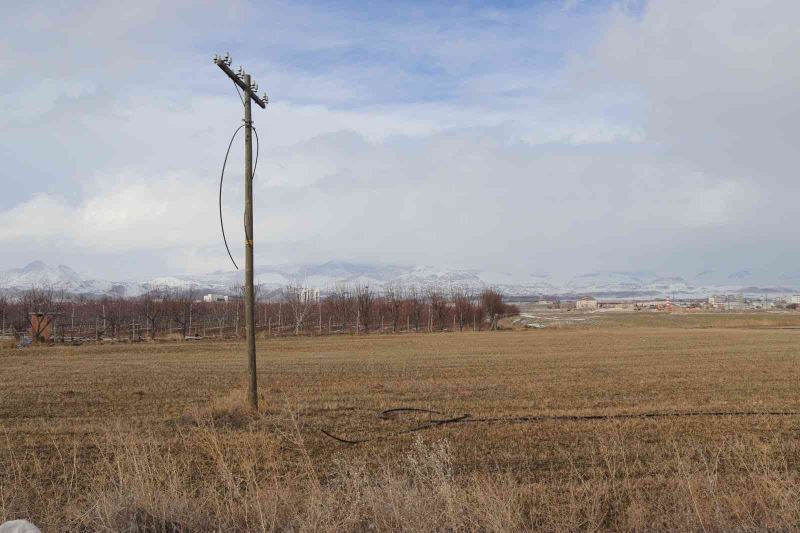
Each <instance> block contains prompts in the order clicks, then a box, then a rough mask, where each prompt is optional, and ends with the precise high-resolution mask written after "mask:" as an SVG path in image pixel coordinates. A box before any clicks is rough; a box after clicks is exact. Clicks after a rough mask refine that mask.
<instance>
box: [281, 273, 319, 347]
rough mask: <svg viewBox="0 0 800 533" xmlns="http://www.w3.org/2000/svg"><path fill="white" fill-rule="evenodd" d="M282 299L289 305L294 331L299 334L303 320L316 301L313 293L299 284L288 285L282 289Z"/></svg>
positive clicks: (302, 326)
mask: <svg viewBox="0 0 800 533" xmlns="http://www.w3.org/2000/svg"><path fill="white" fill-rule="evenodd" d="M283 298H284V301H285V302H286V303H287V304H288V305H289V308H290V309H291V311H292V317H293V319H294V333H295V335H299V334H300V330H302V329H303V328H304V325H305V320H306V318H307V317H308V315H309V313H310V312H311V310H312V309H313V308H314V304H315V303H316V298H315V293H314V291H312V290H310V289H309V288H308V287H304V286H302V285H300V284H296V285H288V286H286V288H285V289H284V290H283Z"/></svg>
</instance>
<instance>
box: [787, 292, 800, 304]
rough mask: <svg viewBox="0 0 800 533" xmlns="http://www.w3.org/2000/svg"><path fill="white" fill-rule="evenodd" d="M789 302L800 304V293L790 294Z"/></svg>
mask: <svg viewBox="0 0 800 533" xmlns="http://www.w3.org/2000/svg"><path fill="white" fill-rule="evenodd" d="M789 303H790V304H798V305H800V294H792V295H791V296H789Z"/></svg>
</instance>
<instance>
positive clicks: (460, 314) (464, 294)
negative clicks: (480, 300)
mask: <svg viewBox="0 0 800 533" xmlns="http://www.w3.org/2000/svg"><path fill="white" fill-rule="evenodd" d="M450 299H451V301H452V302H453V313H455V314H454V318H455V319H456V321H457V322H458V330H459V331H464V324H465V322H466V321H468V320H470V318H472V296H471V295H470V293H469V291H468V290H467V289H465V288H463V287H455V288H452V289H451V291H450Z"/></svg>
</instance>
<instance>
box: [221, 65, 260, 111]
mask: <svg viewBox="0 0 800 533" xmlns="http://www.w3.org/2000/svg"><path fill="white" fill-rule="evenodd" d="M214 63H216V64H217V66H218V67H219V68H221V69H222V72H224V73H225V74H227V75H228V77H229V78H230V79H232V80H233V83H235V84H236V85H238V86H239V87H240V88H241V89H242V90H243V91H244V92H246V93H250V98H252V99H253V101H254V102H255V103H256V104H258V106H259V107H260V108H261V109H266V108H267V103H266V102H265V101H264V100H262V99H261V98H259V96H258V95H257V94H256V93H255V92H253V90H252V88H250V87H248V86H247V84H245V82H244V81H242V80H241V79H240V78H239V76H237V75H236V73H235V72H234V71H232V70H231V68H230V67H229V66H228V65H227V63H225V61H223V60H222V59H214Z"/></svg>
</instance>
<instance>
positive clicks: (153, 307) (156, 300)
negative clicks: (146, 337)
mask: <svg viewBox="0 0 800 533" xmlns="http://www.w3.org/2000/svg"><path fill="white" fill-rule="evenodd" d="M167 299H168V298H167V293H166V291H164V290H161V289H153V290H151V291H148V292H146V293H144V294H143V295H142V296H140V297H139V306H138V307H139V311H140V312H141V313H142V315H143V316H144V317H145V318H146V319H147V323H148V325H149V326H150V338H151V339H153V340H155V338H156V335H158V332H159V331H160V329H161V325H162V323H163V322H164V319H165V318H166V314H167V313H166V311H167V309H166V308H167V305H166V301H167Z"/></svg>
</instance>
